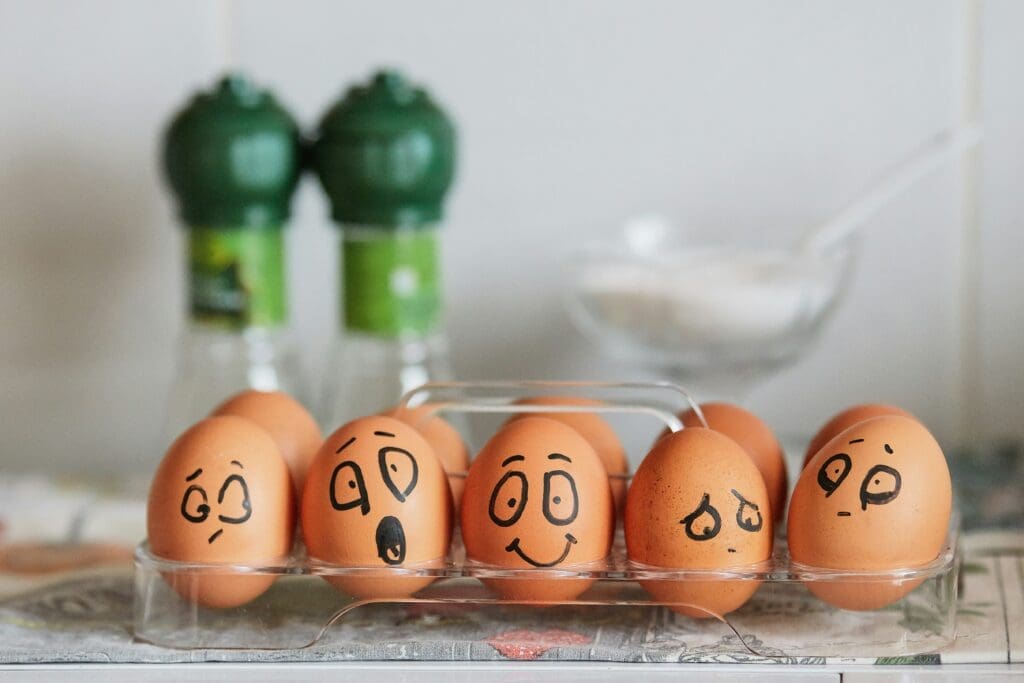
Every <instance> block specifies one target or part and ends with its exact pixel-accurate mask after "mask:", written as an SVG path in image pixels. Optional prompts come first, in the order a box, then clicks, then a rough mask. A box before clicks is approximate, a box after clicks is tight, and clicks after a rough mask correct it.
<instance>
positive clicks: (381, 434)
mask: <svg viewBox="0 0 1024 683" xmlns="http://www.w3.org/2000/svg"><path fill="white" fill-rule="evenodd" d="M373 434H374V436H390V437H391V438H392V439H393V438H395V435H394V434H392V433H391V432H374V433H373Z"/></svg>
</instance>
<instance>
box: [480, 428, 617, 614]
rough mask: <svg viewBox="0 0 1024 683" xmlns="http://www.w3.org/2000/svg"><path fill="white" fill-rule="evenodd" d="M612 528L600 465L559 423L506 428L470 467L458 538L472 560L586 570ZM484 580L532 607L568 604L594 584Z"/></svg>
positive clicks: (603, 553)
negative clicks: (536, 605) (462, 542)
mask: <svg viewBox="0 0 1024 683" xmlns="http://www.w3.org/2000/svg"><path fill="white" fill-rule="evenodd" d="M614 529H615V509H614V503H613V501H612V494H611V489H610V488H609V486H608V476H607V473H606V472H605V469H604V467H603V466H602V465H601V460H600V458H599V457H598V455H597V453H596V452H595V451H594V448H593V447H592V446H591V445H590V443H588V442H587V440H586V439H584V438H583V437H582V436H580V434H579V432H577V431H576V430H575V429H572V428H571V427H569V426H567V425H565V424H564V423H562V422H558V421H556V420H550V419H548V418H546V417H533V416H530V417H523V418H521V419H518V420H514V421H512V422H509V423H507V424H505V425H504V426H503V427H502V428H501V429H500V430H498V433H497V434H495V435H494V436H493V437H491V440H490V441H488V442H487V445H485V446H484V448H483V450H481V451H480V454H479V455H477V457H476V459H474V460H473V464H472V465H471V466H470V468H469V475H468V476H467V477H466V491H465V493H464V495H463V499H462V539H463V541H464V542H465V545H466V556H467V558H469V559H470V560H472V561H475V562H479V563H483V564H486V565H490V566H495V567H517V568H522V569H536V570H537V571H538V572H543V570H545V569H549V568H553V569H572V568H577V569H582V570H586V569H589V568H591V567H592V566H593V565H595V564H601V563H602V562H603V560H604V558H605V557H607V555H608V552H609V551H610V549H611V544H612V533H613V531H614ZM588 565H590V566H588ZM602 566H603V565H602ZM485 581H486V582H487V583H488V584H489V585H491V586H492V587H494V588H495V590H497V591H498V592H499V593H501V594H502V595H503V596H504V597H505V598H508V599H510V600H523V601H536V602H555V601H559V600H571V599H573V598H575V597H576V596H578V595H579V594H580V593H582V592H583V591H585V590H586V589H587V587H588V586H589V585H590V584H591V583H593V581H592V580H590V579H564V578H563V579H559V578H547V579H545V578H540V577H538V578H536V579H533V578H513V579H487V580H485Z"/></svg>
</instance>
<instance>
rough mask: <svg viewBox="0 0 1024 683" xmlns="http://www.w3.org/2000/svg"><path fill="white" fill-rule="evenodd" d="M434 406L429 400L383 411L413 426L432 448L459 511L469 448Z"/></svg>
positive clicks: (467, 466)
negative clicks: (423, 403)
mask: <svg viewBox="0 0 1024 683" xmlns="http://www.w3.org/2000/svg"><path fill="white" fill-rule="evenodd" d="M435 408H436V406H432V405H430V404H425V405H422V406H417V407H415V408H407V407H405V406H399V407H396V408H392V409H391V410H390V411H389V412H387V413H385V415H387V416H389V417H393V418H396V419H398V420H401V421H402V422H404V423H406V424H408V425H411V426H412V427H415V428H416V430H417V431H418V432H419V433H420V434H422V435H423V438H424V439H426V440H427V443H429V444H430V447H431V448H433V449H434V455H436V456H437V458H438V459H439V460H440V461H441V465H442V467H444V471H445V472H447V473H448V486H449V488H451V491H452V502H454V503H455V510H456V512H458V509H459V506H460V505H461V504H462V489H463V488H464V487H465V484H466V470H468V469H469V448H468V447H467V446H466V442H465V441H463V440H462V436H461V435H460V434H459V432H458V430H457V429H455V427H453V426H452V425H451V424H450V423H449V422H448V421H447V420H445V419H444V418H443V417H441V416H440V415H436V414H433V413H434V410H435Z"/></svg>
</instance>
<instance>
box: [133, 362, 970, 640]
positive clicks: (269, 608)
mask: <svg viewBox="0 0 1024 683" xmlns="http://www.w3.org/2000/svg"><path fill="white" fill-rule="evenodd" d="M566 394H571V395H573V396H580V397H584V398H590V399H599V400H601V401H602V402H603V403H602V404H600V405H580V406H573V405H557V406H551V405H518V404H515V401H517V400H519V399H522V398H525V397H531V396H538V395H562V396H564V395H566ZM403 401H404V402H407V403H408V404H409V405H416V404H419V403H423V402H429V403H431V405H434V406H436V407H437V411H436V412H437V413H441V414H444V416H445V417H446V419H450V420H451V421H452V422H453V423H455V424H460V425H461V423H462V421H461V420H460V419H459V417H457V416H456V415H457V414H459V413H495V414H497V415H499V416H501V417H502V418H507V417H509V416H510V415H511V414H514V413H548V412H587V413H608V414H609V415H612V414H618V415H634V416H647V418H648V419H649V418H650V417H654V418H656V419H657V420H659V421H660V422H659V423H658V428H659V429H660V428H661V426H662V425H664V426H667V427H668V428H669V429H671V430H673V431H676V430H678V429H680V428H682V425H681V423H680V421H679V419H678V417H677V414H678V413H679V412H680V411H681V410H685V409H686V408H690V407H695V404H694V402H693V401H692V399H691V398H690V397H689V396H688V395H687V394H686V392H685V391H683V390H682V389H680V388H678V387H676V386H674V385H671V384H667V383H629V384H622V383H616V384H611V383H590V382H588V383H582V382H516V383H499V382H495V383H445V384H440V383H437V384H429V385H424V386H423V387H421V388H420V389H417V390H415V391H413V392H411V393H410V394H409V395H407V396H406V397H404V399H403ZM698 413H699V409H698ZM654 435H656V432H652V440H653V436H654ZM791 474H792V475H795V474H796V473H791ZM624 478H627V479H628V477H624ZM621 524H622V520H621V515H620V519H619V520H618V525H619V526H618V528H617V530H616V534H615V541H614V543H613V547H612V551H611V553H610V554H609V556H608V557H607V558H605V559H604V560H602V561H600V562H595V563H589V564H576V565H571V566H559V567H557V568H533V567H531V568H527V569H510V568H506V567H497V566H488V565H483V564H480V563H477V562H473V561H470V560H467V558H466V555H465V550H464V548H463V545H462V542H461V537H460V534H459V532H458V529H456V533H455V535H454V538H453V541H452V547H451V551H450V552H449V554H448V556H447V557H446V558H444V559H443V560H441V561H435V562H431V563H427V564H420V565H409V564H406V565H403V566H401V567H384V566H374V567H369V566H366V567H352V566H337V565H329V564H325V563H323V562H319V561H317V560H315V559H312V558H309V557H307V556H306V553H305V550H304V548H303V546H302V543H301V541H298V542H297V543H296V548H295V551H294V552H293V553H292V555H291V556H290V557H288V558H286V559H284V560H282V561H281V562H278V563H267V564H263V565H259V566H250V565H235V564H199V563H186V562H175V561H169V560H165V559H162V558H158V557H155V556H153V555H152V554H151V553H150V552H149V548H148V544H147V543H145V542H143V543H142V544H140V545H139V547H138V549H137V550H136V553H135V606H134V633H135V637H136V639H138V640H140V641H144V642H149V643H152V644H155V645H160V646H165V647H173V648H184V649H203V650H211V649H212V650H235V649H241V650H246V649H266V650H296V649H304V648H331V647H332V646H338V647H343V648H344V649H345V650H346V651H347V652H352V651H355V652H359V651H360V648H361V647H365V648H368V649H367V651H369V648H371V647H372V646H374V645H379V644H380V643H381V642H387V643H393V644H395V645H396V646H399V645H400V644H402V643H407V644H415V645H417V646H422V645H423V644H424V643H428V642H438V643H441V642H443V643H445V644H446V646H450V647H455V646H457V644H458V643H459V642H462V641H465V642H466V643H472V642H474V641H476V640H478V639H479V634H480V633H481V632H488V628H489V627H490V626H494V627H500V628H501V630H502V631H503V632H504V633H505V635H504V638H505V639H504V640H503V645H504V646H507V647H515V646H516V643H515V642H512V641H514V640H515V638H516V637H517V635H516V634H524V635H522V636H521V637H523V638H524V639H528V638H529V634H530V633H531V631H536V629H538V628H542V629H552V628H556V629H557V628H561V629H563V630H564V629H575V630H586V629H587V628H588V625H590V626H593V627H594V628H598V629H599V628H600V627H601V625H602V624H605V625H607V624H614V626H615V628H616V629H619V630H622V631H628V630H630V629H633V631H634V632H635V633H640V634H642V635H641V636H639V637H638V638H637V639H633V640H631V642H630V644H631V645H632V646H634V647H637V646H639V647H640V648H641V649H643V648H651V649H652V652H654V651H655V650H658V651H663V650H664V649H665V648H672V647H676V646H678V647H679V648H681V649H686V650H688V651H694V650H696V651H699V650H700V649H701V648H702V647H705V648H715V651H716V652H721V649H722V646H723V643H726V644H727V645H726V647H727V648H729V647H731V648H733V649H734V650H735V654H736V655H737V656H740V657H743V656H751V655H753V656H757V657H766V658H780V659H790V658H807V657H812V658H816V657H871V658H878V657H905V656H913V655H920V654H927V653H933V652H937V651H939V650H941V649H942V648H943V647H945V646H946V645H948V644H949V643H950V642H952V640H953V639H954V637H955V635H956V606H957V590H958V583H959V571H960V565H961V561H962V557H961V554H960V551H959V546H958V527H959V524H958V519H957V516H956V515H955V514H954V516H953V520H952V522H951V524H950V527H949V530H948V533H947V537H946V541H945V543H944V545H943V549H942V551H941V552H940V553H939V555H938V557H936V558H935V559H934V560H933V561H932V562H929V563H928V564H925V565H920V566H915V567H907V568H902V569H896V570H889V571H845V570H842V571H841V570H834V569H826V568H820V567H811V566H806V565H800V564H798V563H796V562H793V561H792V560H791V559H790V558H789V555H788V552H787V549H786V543H785V537H784V534H783V533H782V531H783V530H784V524H781V523H780V524H778V525H777V527H776V536H775V543H774V551H773V553H772V556H771V557H770V558H769V559H768V560H766V561H764V562H759V563H757V564H752V565H744V566H731V567H727V568H722V569H715V570H703V569H702V570H696V569H665V568H662V567H652V566H644V565H639V564H637V563H635V562H632V561H630V560H629V559H628V558H627V556H626V547H625V542H624V539H623V532H622V526H621ZM235 576H237V577H242V576H251V577H255V576H262V577H273V578H274V581H273V584H272V585H271V587H270V588H269V589H268V590H267V591H266V592H265V593H263V594H262V595H261V596H260V597H258V598H256V599H255V600H253V601H251V602H249V603H247V604H245V605H243V606H241V607H235V608H230V609H210V608H205V607H201V606H199V605H197V604H196V602H195V601H194V600H189V599H186V598H184V597H182V595H181V594H179V593H178V592H177V591H175V590H174V589H172V588H171V586H170V582H172V581H173V582H174V583H176V584H178V586H179V589H180V588H181V586H182V585H188V586H191V587H193V588H194V589H195V593H196V594H198V593H199V589H200V586H202V584H203V582H204V581H209V580H223V577H235ZM334 577H340V578H352V577H359V578H364V579H365V578H371V579H384V580H386V581H389V580H397V579H400V578H408V577H419V578H428V577H429V578H430V579H433V581H432V582H431V583H430V584H429V585H428V586H427V587H426V588H423V589H421V590H420V591H418V592H416V593H415V594H414V595H413V596H411V597H406V598H399V599H365V598H362V599H361V598H356V597H353V596H350V595H346V594H345V593H343V592H342V591H340V590H339V589H337V588H335V587H334V586H333V585H331V584H329V583H328V581H327V580H325V579H328V578H334ZM492 579H501V580H504V581H506V582H508V581H514V582H518V581H524V582H529V581H533V582H536V581H538V580H544V581H559V582H561V581H575V582H580V581H585V582H589V586H588V587H587V589H586V590H585V591H583V592H582V593H581V594H580V595H579V596H578V597H576V598H574V599H571V600H559V601H558V602H557V603H553V602H550V601H545V600H543V599H531V598H526V599H523V600H518V601H510V600H507V599H505V598H503V597H502V596H501V595H500V594H499V593H497V592H496V591H495V590H494V589H493V588H492V587H491V585H489V584H488V582H489V581H490V580H492ZM652 581H657V582H682V583H685V584H690V585H696V586H709V587H710V588H709V590H732V589H736V590H741V591H742V590H749V589H750V587H751V584H754V585H756V591H755V592H754V594H753V597H751V599H750V600H749V601H747V602H746V603H745V604H744V605H743V606H742V607H740V608H739V609H737V610H735V611H733V612H730V613H728V614H714V613H712V611H710V610H709V609H707V608H706V607H702V606H701V605H699V604H693V602H690V603H681V602H680V603H671V602H667V601H666V600H664V599H661V600H655V599H654V598H653V597H652V596H651V594H650V593H648V592H647V591H646V590H645V589H644V584H646V583H648V582H652ZM809 584H814V586H815V587H816V589H818V590H816V591H815V592H818V593H821V592H822V589H824V590H825V591H828V590H830V589H831V590H840V591H854V592H857V593H861V594H867V595H874V594H880V595H881V594H885V593H890V592H891V593H896V594H898V593H900V592H902V591H901V590H900V587H903V590H906V591H909V592H907V593H906V594H905V595H903V596H902V597H901V598H899V599H897V600H895V601H894V602H892V603H890V604H888V605H886V606H884V607H882V608H879V609H874V610H868V611H850V610H844V609H839V608H836V607H833V606H832V605H830V604H828V603H826V602H823V601H822V600H819V599H818V598H817V597H815V595H814V594H813V593H812V592H811V591H810V590H809V589H808V587H807V586H808V585H809ZM183 592H184V591H183ZM505 592H515V593H520V594H522V593H529V592H530V591H528V590H526V591H505ZM697 594H698V595H699V592H698V593H697ZM694 602H699V600H696V601H694ZM667 608H674V609H672V610H670V609H667ZM679 612H688V613H689V614H701V615H702V616H703V618H693V617H691V616H684V615H683V614H681V613H679ZM491 630H493V628H492V629H491ZM522 646H523V647H530V646H531V643H530V642H527V641H524V642H523V643H522ZM398 651H401V649H400V650H398Z"/></svg>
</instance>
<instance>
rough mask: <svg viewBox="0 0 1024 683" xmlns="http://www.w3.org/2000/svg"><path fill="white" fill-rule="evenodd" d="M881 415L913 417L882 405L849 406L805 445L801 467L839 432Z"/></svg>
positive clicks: (834, 416)
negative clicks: (805, 449)
mask: <svg viewBox="0 0 1024 683" xmlns="http://www.w3.org/2000/svg"><path fill="white" fill-rule="evenodd" d="M882 415H902V416H904V417H910V418H913V417H914V416H913V415H911V414H910V413H908V412H907V411H905V410H903V409H902V408H897V407H896V406H890V405H886V404H884V403H864V404H861V405H856V406H850V407H849V408H847V409H846V410H843V411H841V412H839V413H837V414H835V415H833V416H832V417H831V419H829V421H828V422H826V423H825V424H824V425H823V426H822V428H821V429H819V430H818V433H817V434H815V435H814V437H813V438H812V439H811V442H810V443H809V444H808V445H807V451H806V452H805V453H804V464H803V467H807V463H809V462H810V461H811V458H813V457H814V456H815V455H817V453H818V451H820V450H821V447H822V446H824V445H825V444H827V443H828V442H829V441H831V440H832V438H833V437H835V435H836V434H838V433H839V432H841V431H843V430H846V429H849V428H850V427H852V426H853V425H855V424H857V423H858V422H863V421H864V420H870V419H871V418H873V417H880V416H882Z"/></svg>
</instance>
